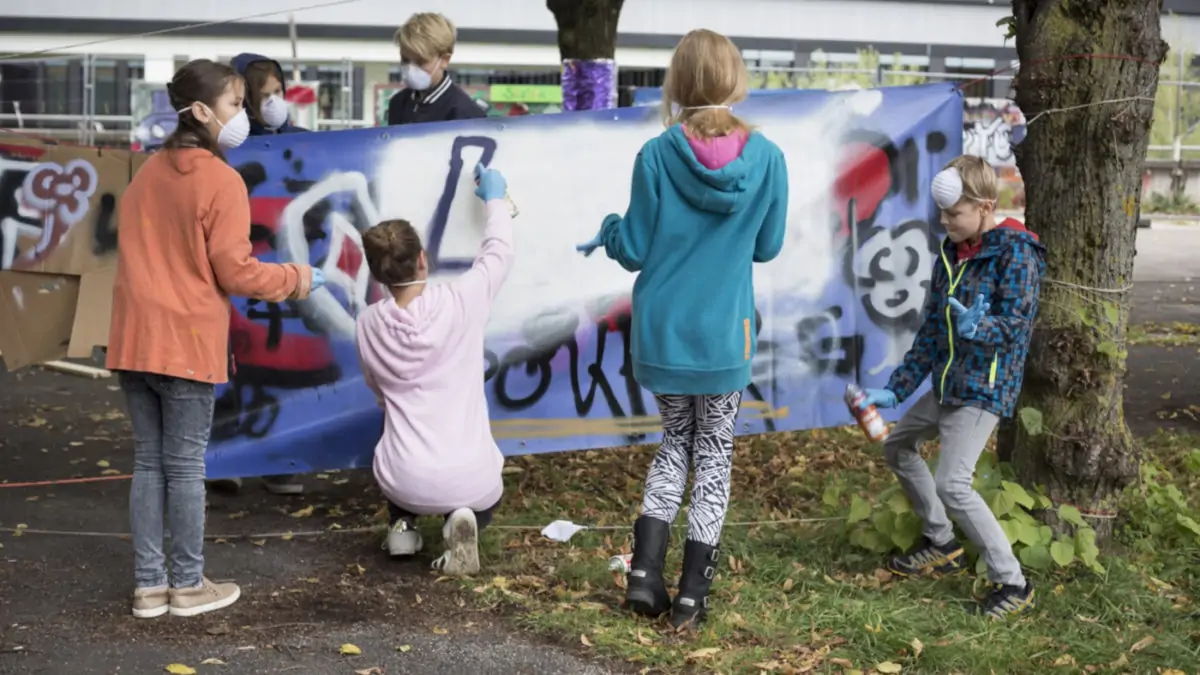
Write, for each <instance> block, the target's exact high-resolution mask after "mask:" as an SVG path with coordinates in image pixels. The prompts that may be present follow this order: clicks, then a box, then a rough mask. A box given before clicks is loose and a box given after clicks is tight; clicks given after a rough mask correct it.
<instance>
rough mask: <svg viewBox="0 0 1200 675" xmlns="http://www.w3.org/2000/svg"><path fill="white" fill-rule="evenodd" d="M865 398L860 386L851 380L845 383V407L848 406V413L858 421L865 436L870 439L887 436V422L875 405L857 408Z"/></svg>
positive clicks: (881, 438) (878, 439)
mask: <svg viewBox="0 0 1200 675" xmlns="http://www.w3.org/2000/svg"><path fill="white" fill-rule="evenodd" d="M865 400H867V393H866V392H865V391H863V389H862V387H860V386H858V385H857V384H855V383H853V382H851V383H850V384H848V385H846V407H848V408H850V414H851V415H853V416H854V419H855V420H857V421H858V426H859V427H860V428H862V430H863V433H865V434H866V435H867V438H869V439H870V440H872V441H882V440H884V439H885V438H887V437H888V428H887V424H886V423H885V422H884V421H883V416H882V415H880V414H879V410H878V409H877V408H876V407H875V406H873V405H869V406H867V407H866V408H863V409H859V406H860V405H862V402H863V401H865Z"/></svg>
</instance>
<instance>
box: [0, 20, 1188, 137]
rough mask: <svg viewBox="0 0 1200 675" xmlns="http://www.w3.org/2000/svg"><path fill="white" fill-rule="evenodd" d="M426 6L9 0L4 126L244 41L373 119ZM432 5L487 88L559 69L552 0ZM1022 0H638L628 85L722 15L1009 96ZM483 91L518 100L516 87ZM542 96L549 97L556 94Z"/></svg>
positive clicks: (130, 104) (761, 44)
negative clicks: (404, 30) (1004, 25)
mask: <svg viewBox="0 0 1200 675" xmlns="http://www.w3.org/2000/svg"><path fill="white" fill-rule="evenodd" d="M299 5H303V6H306V7H308V9H302V10H296V9H295V8H296V7H297V6H299ZM402 6H403V9H402V8H401V7H402ZM416 8H417V7H416V5H414V3H397V2H395V1H394V0H327V1H326V2H324V3H321V2H320V1H319V0H317V1H315V2H314V1H310V2H300V1H299V0H211V1H210V2H208V3H149V2H145V1H144V0H91V1H90V2H79V0H8V1H7V2H5V3H3V5H2V6H0V45H3V50H4V53H3V54H0V126H8V127H11V126H13V122H14V121H17V119H16V118H18V117H19V118H20V120H19V121H20V122H21V125H22V126H36V127H42V128H46V127H53V126H56V125H59V122H60V121H61V124H62V125H67V126H70V125H71V124H77V120H78V119H83V120H85V125H86V126H88V128H89V129H95V128H103V129H106V130H112V129H116V128H119V127H120V126H121V125H122V121H121V120H124V119H128V118H130V117H131V116H137V115H139V114H143V113H146V112H147V111H146V110H145V109H142V110H139V109H138V108H139V107H140V108H145V107H146V106H147V105H149V106H151V108H150V114H153V110H154V108H153V106H154V101H153V98H154V97H153V95H152V91H153V89H154V87H156V86H157V87H159V88H161V84H162V83H165V82H166V81H168V80H169V79H170V77H171V75H172V73H173V72H174V71H175V69H176V68H177V67H178V66H179V65H182V64H183V63H185V62H187V61H188V60H190V59H193V58H199V57H207V58H213V59H219V60H225V61H227V60H228V59H229V58H231V57H232V56H234V55H235V54H237V53H239V52H243V51H254V52H258V53H262V54H265V55H267V56H270V57H273V58H276V59H279V60H280V61H281V62H283V63H284V64H285V67H287V68H288V69H291V70H292V71H293V72H294V73H295V79H297V80H300V81H303V82H306V83H311V84H312V89H313V91H314V97H315V104H314V105H315V110H314V111H313V112H314V117H315V118H316V121H317V123H318V124H320V125H321V126H322V127H323V128H340V127H344V126H370V125H373V124H375V123H376V121H377V120H376V118H377V115H378V111H379V102H380V101H381V100H386V97H388V96H390V94H391V93H392V92H394V91H395V88H396V87H397V86H398V85H397V84H396V83H397V82H398V81H399V79H400V78H399V70H398V68H397V64H396V61H397V52H396V48H395V46H394V45H393V44H392V35H393V33H394V31H395V29H396V26H397V25H399V24H400V23H402V22H403V21H404V20H405V19H406V18H407V16H408V15H409V14H410V13H411V11H413V10H414V9H416ZM428 9H430V10H436V11H440V12H442V13H444V14H446V15H447V16H449V17H450V18H451V19H452V20H454V21H455V22H456V23H457V24H458V26H459V44H458V48H457V50H456V53H455V56H454V64H453V68H454V71H455V73H456V77H457V79H458V81H459V82H460V83H461V84H464V85H465V86H467V87H468V89H469V90H473V91H475V92H477V93H480V94H481V95H480V98H484V99H486V98H487V96H488V92H489V90H490V87H491V86H492V85H516V84H533V85H537V84H544V85H555V84H557V82H558V68H559V54H558V48H557V41H556V27H555V23H554V18H553V16H552V15H551V14H550V12H549V10H547V9H546V6H545V3H543V2H541V1H540V0H440V1H439V2H437V3H429V5H428ZM1165 9H1166V11H1167V12H1170V13H1171V14H1170V15H1169V16H1166V17H1164V26H1163V29H1164V34H1165V35H1166V37H1167V39H1168V41H1170V42H1171V43H1172V45H1173V46H1178V47H1181V48H1183V49H1185V50H1188V51H1190V52H1192V53H1196V52H1200V0H1166V2H1165ZM1010 11H1011V9H1010V5H1009V4H1008V3H1007V2H999V3H997V2H994V0H923V1H922V2H907V1H904V0H741V1H740V2H736V3H735V2H729V0H653V2H650V1H649V0H627V1H626V3H625V6H624V10H623V12H622V16H621V21H620V35H619V39H618V49H617V54H616V60H617V64H618V68H619V81H618V85H619V86H624V87H634V86H655V85H657V84H660V83H661V78H662V74H663V71H664V68H665V67H666V65H667V63H668V61H669V58H670V54H671V48H672V46H673V45H674V44H675V43H676V42H677V41H678V39H679V38H680V37H681V36H682V35H683V34H684V33H686V32H687V31H688V30H691V29H692V28H696V27H712V28H714V29H717V30H720V31H722V32H723V33H725V34H727V35H730V36H731V37H733V38H734V39H735V40H736V41H737V43H738V44H739V46H741V47H742V49H743V50H744V54H745V56H746V59H747V62H748V63H749V65H750V66H751V67H752V68H754V69H756V70H757V71H760V72H764V73H765V72H772V73H776V75H774V76H773V77H775V78H776V79H777V80H778V79H779V78H781V77H782V78H784V79H785V80H786V78H787V77H788V76H789V75H788V73H805V72H811V71H819V70H822V69H828V68H831V67H839V68H843V69H846V68H854V67H855V66H856V64H861V63H862V55H861V53H860V52H861V51H862V50H870V51H871V52H872V53H874V54H875V56H874V60H873V61H872V62H871V64H870V66H871V68H872V69H874V70H876V71H877V73H876V76H875V82H877V83H880V84H904V83H905V81H904V79H903V75H897V74H896V73H898V72H899V73H902V72H912V71H920V72H922V73H928V74H934V75H936V77H946V78H954V79H960V80H966V81H971V87H972V88H971V89H969V90H968V91H967V92H966V93H967V94H968V95H969V96H978V97H984V98H988V97H999V98H1003V97H1005V96H1006V95H1007V93H1008V89H1007V84H1006V83H1005V78H1004V77H1003V76H1001V77H999V78H994V79H993V78H989V77H988V75H989V74H992V73H995V72H997V71H1001V72H1003V71H1005V70H1007V69H1009V68H1011V67H1012V66H1013V65H1014V64H1015V59H1016V52H1015V50H1014V49H1013V46H1012V43H1011V41H1008V42H1006V41H1005V39H1004V35H1003V29H1001V28H998V27H997V26H996V22H997V21H998V20H1000V19H1001V18H1003V17H1004V16H1006V15H1007V14H1008V13H1009V12H1010ZM293 20H294V24H293V23H291V22H292V21H293ZM293 26H294V34H295V36H296V39H295V41H293V40H292V39H291V37H290V36H291V34H292V30H291V29H292V28H293ZM293 47H294V48H295V54H294V56H295V58H294V59H293ZM927 79H928V78H927ZM975 80H979V81H978V82H975ZM140 83H147V84H140ZM775 84H776V86H781V84H782V85H783V86H786V82H782V83H781V82H776V83H775ZM139 89H141V90H144V91H145V92H146V93H145V94H144V95H141V96H139ZM506 91H509V93H511V92H512V91H513V90H512V89H511V88H509V89H508V90H506ZM528 91H530V92H531V93H530V94H529V95H530V96H531V97H541V96H544V92H541V93H537V92H535V91H534V89H529V90H528ZM139 101H140V102H139ZM485 103H487V104H492V105H495V106H496V107H497V112H499V114H505V109H504V108H503V105H502V104H504V103H505V102H503V101H499V102H496V103H494V104H493V103H492V102H490V101H485ZM507 103H508V104H510V105H515V104H516V103H520V102H513V101H508V102H507ZM543 103H545V104H546V105H547V106H549V107H550V108H551V109H552V106H553V102H552V101H550V102H549V103H546V102H545V101H543ZM125 131H126V133H128V129H127V128H126V130H125Z"/></svg>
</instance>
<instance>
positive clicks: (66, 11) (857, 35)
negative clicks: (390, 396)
mask: <svg viewBox="0 0 1200 675" xmlns="http://www.w3.org/2000/svg"><path fill="white" fill-rule="evenodd" d="M327 2H328V3H329V4H328V5H327V6H325V7H320V8H313V9H305V10H300V11H294V8H295V7H296V6H297V5H309V6H311V5H313V4H320V2H319V1H318V2H313V1H311V0H310V1H309V2H302V0H209V1H208V2H203V3H199V2H163V1H162V0H88V1H83V0H4V1H3V2H2V3H0V45H2V47H0V49H2V50H3V52H5V53H7V54H13V53H22V52H32V51H40V50H47V49H52V50H55V51H59V49H58V48H60V47H64V46H67V45H72V44H75V43H80V42H94V41H96V40H100V39H104V38H105V36H91V35H85V36H81V35H74V36H72V35H63V34H59V35H51V34H41V35H38V34H17V33H5V31H4V26H3V17H19V18H58V19H109V20H112V19H130V20H156V21H170V22H175V21H178V22H187V23H208V22H232V21H236V20H239V19H241V20H245V21H249V22H254V23H276V24H283V23H287V21H288V18H289V15H294V16H295V20H296V22H297V23H298V24H300V25H301V35H300V38H301V45H302V48H303V49H304V50H305V52H306V53H304V54H301V55H300V58H302V59H304V60H305V61H340V60H342V59H346V58H349V59H353V60H355V61H360V62H386V61H393V60H395V56H396V55H395V49H394V47H393V46H392V45H391V44H390V43H389V42H387V41H385V40H365V41H356V40H345V39H336V40H322V39H315V38H311V37H309V38H306V37H305V36H304V34H303V26H304V25H306V24H307V25H341V26H375V27H378V26H387V27H391V26H396V25H399V24H400V23H402V22H403V21H404V20H405V19H406V18H407V17H408V16H409V15H410V14H411V13H412V12H413V11H416V10H418V9H424V8H428V9H436V11H439V12H442V13H444V14H446V15H447V16H449V17H450V18H451V19H452V20H454V22H455V23H456V24H458V26H459V27H460V28H467V29H480V30H521V31H554V30H555V24H554V18H553V16H552V15H551V14H550V12H549V10H547V9H546V6H545V3H543V2H541V0H439V2H436V3H425V4H417V3H408V2H397V1H396V0H327ZM1010 12H1011V8H1010V6H1009V4H1008V3H1007V2H996V3H995V4H991V5H985V4H979V5H958V4H946V3H937V2H912V3H908V2H894V1H893V2H887V1H882V0H854V1H850V0H738V1H737V2H733V1H731V0H631V1H630V2H627V3H625V6H624V9H623V11H622V14H621V21H620V28H619V29H620V31H621V32H623V33H639V34H650V35H670V36H675V35H682V34H684V33H686V32H687V31H689V30H692V29H694V28H700V27H710V28H714V29H716V30H720V31H721V32H723V33H725V34H727V35H731V36H735V37H747V38H759V39H772V38H774V39H781V40H789V41H801V40H803V41H834V40H837V41H849V42H861V43H868V44H871V43H890V44H896V43H900V44H912V45H928V44H939V45H964V46H976V47H997V48H999V47H1005V46H1008V47H1011V46H1012V43H1011V41H1010V42H1009V43H1007V45H1006V43H1005V40H1004V36H1003V31H1002V30H1001V29H1000V28H997V27H996V21H997V20H999V19H1000V18H1002V17H1004V16H1006V15H1008V14H1009V13H1010ZM1163 29H1164V35H1165V36H1166V37H1167V39H1168V40H1169V41H1170V42H1171V43H1172V44H1173V45H1176V46H1180V47H1184V48H1186V49H1189V50H1191V51H1193V52H1200V17H1197V16H1187V17H1171V18H1164V26H1163ZM108 37H110V38H114V39H113V40H111V41H109V42H106V43H104V44H99V45H92V46H89V47H81V48H78V49H64V50H61V51H63V52H66V53H81V52H83V51H90V52H92V53H105V54H113V55H133V54H146V55H147V56H149V57H150V58H155V57H157V56H161V55H163V54H166V53H169V54H172V55H174V54H180V50H181V49H186V55H188V56H204V55H231V54H234V53H237V52H240V51H245V50H246V49H248V48H250V46H248V45H247V44H246V40H245V39H244V38H237V39H223V38H191V37H178V36H171V35H163V36H161V37H155V38H145V39H141V38H130V37H118V36H108ZM252 47H253V49H254V50H255V51H260V52H265V53H267V54H268V55H271V56H277V57H284V56H290V46H288V45H287V42H286V40H278V39H261V40H256V41H255V44H254V45H252ZM666 51H667V50H666V49H625V50H621V52H620V53H618V55H617V60H618V62H619V63H621V64H623V65H625V66H627V67H661V66H663V65H664V64H665V62H666V58H667V53H666ZM456 59H457V60H458V62H459V63H461V64H463V65H481V66H484V65H514V66H553V65H556V64H557V63H558V54H557V50H556V49H555V48H554V47H553V46H552V45H520V44H505V45H500V44H470V43H467V44H462V45H460V46H459V50H458V54H457V55H456Z"/></svg>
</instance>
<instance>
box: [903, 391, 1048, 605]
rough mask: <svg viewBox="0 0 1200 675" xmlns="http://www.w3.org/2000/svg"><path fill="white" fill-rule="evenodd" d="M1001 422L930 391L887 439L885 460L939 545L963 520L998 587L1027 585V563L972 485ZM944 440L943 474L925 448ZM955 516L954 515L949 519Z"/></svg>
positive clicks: (947, 539)
mask: <svg viewBox="0 0 1200 675" xmlns="http://www.w3.org/2000/svg"><path fill="white" fill-rule="evenodd" d="M997 422H999V418H998V417H997V416H996V415H993V414H992V413H990V412H986V411H984V410H981V409H979V408H972V407H964V406H948V405H942V404H940V403H938V401H937V397H936V395H935V394H934V393H933V392H932V391H930V392H929V393H927V394H925V395H924V396H922V397H921V398H920V399H919V400H918V401H917V402H916V403H914V404H913V406H912V408H910V409H909V410H908V412H907V413H905V415H904V417H902V418H901V419H900V421H899V422H898V423H897V424H896V426H895V427H894V428H893V429H892V432H891V435H889V436H888V439H887V440H886V441H884V444H883V456H884V458H885V459H886V460H887V463H888V465H889V466H891V467H892V471H894V472H895V474H896V478H897V479H898V480H899V481H900V485H901V486H902V487H903V488H904V492H905V493H906V494H907V495H908V500H909V501H910V502H912V506H913V510H914V511H915V512H916V513H917V515H918V516H920V517H921V520H922V521H924V522H925V530H924V533H925V536H926V537H928V538H929V540H930V541H932V542H933V543H935V544H938V545H941V544H947V543H949V542H950V541H951V540H952V539H954V526H953V524H952V523H951V522H950V518H953V519H954V522H957V523H958V524H959V526H960V527H962V529H963V531H964V532H966V534H967V537H968V538H969V539H970V540H971V542H972V543H973V544H975V546H977V547H978V548H979V549H980V551H982V552H983V559H984V561H986V562H987V567H988V577H989V578H990V579H991V581H992V582H994V583H1000V584H1008V585H1012V586H1024V585H1025V576H1024V575H1023V574H1022V573H1021V563H1020V562H1018V561H1017V557H1016V556H1015V555H1013V549H1012V545H1011V544H1009V543H1008V537H1007V536H1006V535H1005V534H1004V530H1003V529H1001V527H1000V522H999V521H997V520H996V516H994V515H992V510H991V509H990V508H988V505H987V503H985V502H984V501H983V497H980V496H979V493H978V492H976V491H975V488H974V487H972V486H971V482H972V480H973V479H974V477H975V463H976V462H977V461H979V455H980V453H982V452H983V448H984V446H985V445H987V442H988V438H990V437H991V435H992V430H994V429H995V428H996V423H997ZM937 437H940V438H941V446H942V447H941V454H940V455H939V457H938V462H937V473H936V474H931V473H930V471H929V465H928V464H926V463H925V460H923V459H921V455H920V452H919V450H920V447H921V444H923V443H925V442H926V441H931V440H933V439H934V438H937ZM947 514H949V517H947Z"/></svg>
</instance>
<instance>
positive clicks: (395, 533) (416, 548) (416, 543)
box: [383, 518, 424, 556]
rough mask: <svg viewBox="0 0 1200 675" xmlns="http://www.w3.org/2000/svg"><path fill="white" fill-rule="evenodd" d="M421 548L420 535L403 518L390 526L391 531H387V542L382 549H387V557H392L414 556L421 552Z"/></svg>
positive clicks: (422, 544) (422, 543)
mask: <svg viewBox="0 0 1200 675" xmlns="http://www.w3.org/2000/svg"><path fill="white" fill-rule="evenodd" d="M423 546H424V542H423V541H421V533H420V532H418V531H417V530H415V529H413V527H412V526H411V525H409V523H408V521H407V520H404V519H403V518H401V519H400V520H397V521H396V524H395V525H392V529H390V530H388V536H387V541H385V542H383V547H384V548H386V549H387V552H388V555H393V556H404V555H416V554H417V553H420V552H421V548H422V547H423Z"/></svg>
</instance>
